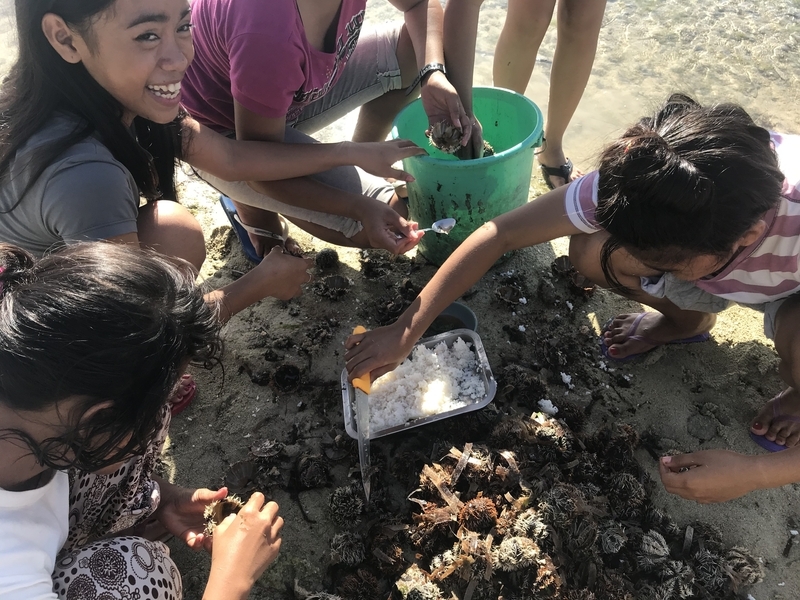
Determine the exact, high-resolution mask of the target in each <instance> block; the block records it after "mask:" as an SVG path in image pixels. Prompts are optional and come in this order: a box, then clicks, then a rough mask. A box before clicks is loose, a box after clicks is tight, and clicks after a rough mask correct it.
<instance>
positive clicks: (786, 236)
mask: <svg viewBox="0 0 800 600" xmlns="http://www.w3.org/2000/svg"><path fill="white" fill-rule="evenodd" d="M771 137H772V143H773V145H774V147H775V152H776V153H777V154H778V162H779V164H780V168H781V171H782V172H783V174H784V175H785V176H786V180H785V181H784V182H783V191H782V193H781V200H780V202H779V203H778V206H777V207H775V208H774V209H772V210H770V211H768V212H767V214H766V215H765V216H764V219H765V221H766V222H767V229H766V231H765V232H764V234H763V235H762V236H761V238H760V239H758V240H756V242H755V243H753V244H751V245H750V246H748V247H747V248H746V249H745V250H744V251H743V252H741V253H740V254H739V256H737V257H736V258H735V259H733V260H732V261H731V262H730V264H729V265H728V266H727V267H726V268H725V270H723V271H722V272H721V273H718V274H717V275H715V276H714V277H712V278H708V279H701V280H699V281H696V282H695V285H697V287H699V288H700V289H702V290H705V291H706V292H708V293H709V294H713V295H715V296H720V297H721V298H726V299H728V300H732V301H734V302H739V303H742V304H761V303H763V302H770V301H772V300H779V299H781V298H786V297H787V296H790V295H792V294H794V293H797V292H800V263H799V262H798V260H799V259H800V136H798V135H783V134H779V133H773V134H772V135H771ZM598 183H599V176H598V172H597V171H594V172H592V173H589V174H588V175H586V176H584V177H581V178H580V179H577V180H575V181H573V182H572V183H570V184H569V187H568V188H567V193H566V198H565V208H566V213H567V216H568V217H569V219H570V221H572V224H573V225H575V227H577V228H578V229H580V230H581V231H584V232H586V233H594V232H596V231H598V230H600V229H601V227H600V225H599V224H598V223H597V219H596V217H595V210H596V209H597V188H598Z"/></svg>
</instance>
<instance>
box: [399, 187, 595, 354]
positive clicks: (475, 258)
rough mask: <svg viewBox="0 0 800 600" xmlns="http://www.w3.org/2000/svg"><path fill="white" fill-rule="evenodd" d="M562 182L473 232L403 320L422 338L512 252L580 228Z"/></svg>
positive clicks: (408, 333) (408, 336)
mask: <svg viewBox="0 0 800 600" xmlns="http://www.w3.org/2000/svg"><path fill="white" fill-rule="evenodd" d="M566 187H567V186H562V187H560V188H557V189H556V190H553V191H551V192H548V193H547V194H545V195H543V196H540V197H539V198H537V199H536V200H533V201H532V202H529V203H528V204H526V205H524V206H522V207H520V208H517V209H515V210H513V211H510V212H507V213H505V214H503V215H500V216H499V217H497V218H496V219H493V220H492V221H489V222H488V223H485V224H484V225H482V226H481V227H480V228H479V229H478V230H477V231H475V232H474V233H473V234H472V235H470V236H469V237H468V238H467V239H466V240H465V241H464V242H463V243H462V244H461V245H460V246H459V247H458V248H457V249H456V251H455V252H453V254H452V255H450V257H449V258H448V259H447V261H446V262H445V263H444V264H443V265H442V266H441V267H440V268H439V270H438V271H437V272H436V274H435V275H434V276H433V278H432V279H431V280H430V282H428V285H426V286H425V288H424V289H423V290H422V292H420V294H419V296H418V297H417V299H416V300H415V301H414V302H413V303H412V304H411V306H410V307H409V308H408V309H407V310H406V311H405V312H404V313H403V314H402V315H401V317H400V318H399V319H398V326H399V327H403V328H405V330H406V334H405V337H406V339H407V340H410V339H411V338H413V339H414V341H416V340H417V339H419V337H420V336H421V335H422V334H423V333H424V332H425V330H426V329H427V328H428V326H430V324H431V323H432V322H433V320H434V319H435V318H436V317H437V316H438V315H439V314H440V313H441V311H442V310H443V309H444V308H445V307H446V306H448V305H449V304H450V303H451V302H453V301H454V300H456V299H457V298H458V297H459V296H461V295H462V294H463V293H464V292H466V291H467V290H468V289H469V288H470V287H471V286H472V285H474V284H475V283H476V282H477V281H478V280H479V279H480V278H481V277H482V276H483V275H484V274H485V273H486V272H487V271H488V270H489V269H490V268H491V267H492V265H494V263H495V262H496V261H497V259H499V258H500V257H501V256H502V255H503V254H505V253H506V252H510V251H512V250H518V249H520V248H527V247H530V246H535V245H538V244H541V243H543V242H548V241H550V240H553V239H555V238H558V237H562V236H565V235H572V234H575V233H579V230H578V229H577V228H576V227H575V226H574V225H572V223H571V222H570V221H569V219H568V218H567V217H566V215H565V214H564V194H565V193H566V191H565V190H566Z"/></svg>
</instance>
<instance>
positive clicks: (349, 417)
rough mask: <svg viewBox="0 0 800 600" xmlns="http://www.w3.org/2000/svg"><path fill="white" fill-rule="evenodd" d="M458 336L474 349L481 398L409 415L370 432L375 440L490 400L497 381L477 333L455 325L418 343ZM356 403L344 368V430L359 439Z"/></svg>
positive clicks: (431, 344)
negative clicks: (422, 414) (482, 391)
mask: <svg viewBox="0 0 800 600" xmlns="http://www.w3.org/2000/svg"><path fill="white" fill-rule="evenodd" d="M458 338H461V339H463V340H464V341H465V342H467V343H469V344H471V345H472V351H473V352H475V357H476V360H477V363H478V373H479V374H480V375H481V377H482V379H483V383H484V386H485V388H486V393H485V394H484V396H483V398H480V399H478V400H476V401H475V402H473V403H472V404H467V405H466V406H461V407H459V408H456V409H454V410H449V411H446V412H443V413H439V414H437V415H429V416H427V417H420V418H418V419H412V420H411V421H407V422H405V423H403V424H402V425H396V426H394V427H389V428H388V429H382V430H381V431H376V432H374V433H373V434H372V435H370V439H372V440H374V439H376V438H380V437H383V436H386V435H391V434H392V433H397V432H399V431H405V430H407V429H411V428H413V427H419V426H420V425H427V424H428V423H433V422H434V421H441V420H442V419H447V418H449V417H454V416H456V415H461V414H464V413H467V412H471V411H473V410H478V409H481V408H483V407H484V406H486V405H487V404H489V402H491V401H492V399H493V398H494V395H495V392H496V391H497V382H496V381H495V380H494V375H492V369H491V367H490V366H489V359H488V358H486V352H485V351H484V349H483V343H482V342H481V338H480V336H478V334H477V333H475V332H474V331H472V330H471V329H454V330H452V331H448V332H445V333H440V334H439V335H435V336H433V337H429V338H424V339H421V340H420V341H419V342H417V345H423V346H425V347H426V348H433V347H434V346H436V345H437V344H438V343H439V342H442V341H444V342H445V343H447V347H448V348H449V347H451V346H452V345H453V343H454V342H455V341H456V340H457V339H458ZM355 404H356V397H355V392H354V391H353V386H352V385H351V384H350V381H349V380H348V378H347V369H343V370H342V412H343V413H344V428H345V430H346V431H347V435H349V436H350V437H351V438H354V439H358V424H357V423H356V408H355Z"/></svg>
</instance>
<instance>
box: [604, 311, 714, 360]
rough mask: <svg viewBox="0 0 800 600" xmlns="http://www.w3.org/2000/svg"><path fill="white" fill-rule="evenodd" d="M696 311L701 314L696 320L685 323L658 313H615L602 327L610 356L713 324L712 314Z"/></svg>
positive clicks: (645, 348) (638, 350)
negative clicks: (682, 323) (606, 325)
mask: <svg viewBox="0 0 800 600" xmlns="http://www.w3.org/2000/svg"><path fill="white" fill-rule="evenodd" d="M695 314H697V315H700V318H699V319H697V323H694V324H686V325H685V326H681V325H680V324H677V323H675V322H674V321H672V320H670V319H667V317H666V316H664V315H662V314H661V313H659V312H646V313H632V314H625V315H617V316H616V317H614V318H613V319H612V321H611V323H610V324H609V325H608V327H606V328H605V329H604V330H603V333H602V335H603V342H604V343H605V345H606V348H608V353H609V355H610V356H611V357H612V358H615V359H618V360H619V359H623V358H626V357H628V356H632V355H634V354H642V353H644V352H647V351H649V350H652V349H653V348H655V347H657V346H662V345H664V344H669V343H671V342H675V341H677V340H683V339H687V338H691V337H692V336H696V335H699V334H702V333H706V332H708V331H709V330H710V329H711V328H712V327H713V326H714V322H715V320H716V319H715V317H714V315H710V314H705V313H695ZM641 315H644V316H641ZM640 316H641V318H640ZM637 319H638V322H637ZM634 324H635V326H634Z"/></svg>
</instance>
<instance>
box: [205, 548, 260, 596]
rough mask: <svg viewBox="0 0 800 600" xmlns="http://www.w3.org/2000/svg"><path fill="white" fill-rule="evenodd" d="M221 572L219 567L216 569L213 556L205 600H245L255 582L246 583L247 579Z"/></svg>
mask: <svg viewBox="0 0 800 600" xmlns="http://www.w3.org/2000/svg"><path fill="white" fill-rule="evenodd" d="M220 570H221V569H220V568H219V567H216V568H215V566H214V559H213V554H212V559H211V572H210V573H209V574H208V583H207V584H206V589H205V592H204V593H203V600H217V599H219V600H222V599H225V600H245V599H246V598H247V597H248V596H249V595H250V590H251V588H252V587H253V584H254V583H255V582H248V581H245V577H230V576H226V575H225V574H224V573H220Z"/></svg>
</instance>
